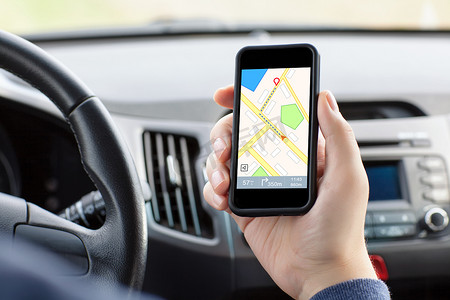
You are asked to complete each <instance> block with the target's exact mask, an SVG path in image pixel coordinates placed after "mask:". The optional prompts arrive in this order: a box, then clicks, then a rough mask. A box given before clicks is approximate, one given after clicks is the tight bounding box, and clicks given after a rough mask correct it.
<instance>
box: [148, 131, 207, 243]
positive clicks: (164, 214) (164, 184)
mask: <svg viewBox="0 0 450 300" xmlns="http://www.w3.org/2000/svg"><path fill="white" fill-rule="evenodd" d="M143 139H144V154H145V162H146V164H145V165H146V171H147V178H148V181H149V185H150V187H151V189H152V191H153V193H152V195H153V196H152V199H151V200H150V207H151V210H152V213H151V215H152V216H153V218H154V220H155V222H156V223H158V224H159V225H161V226H164V227H167V228H170V229H172V230H176V231H179V232H182V233H185V234H189V235H193V236H197V237H202V238H213V237H214V234H213V226H212V219H211V217H210V216H209V215H208V213H207V212H206V211H205V210H204V209H203V207H202V204H201V198H200V188H199V186H198V184H197V180H196V175H195V174H196V172H195V167H194V166H195V159H196V158H197V156H198V154H199V152H200V149H199V146H198V142H197V140H196V139H195V138H192V137H187V136H181V135H176V134H170V133H161V132H151V131H146V132H144V136H143Z"/></svg>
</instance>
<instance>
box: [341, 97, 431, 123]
mask: <svg viewBox="0 0 450 300" xmlns="http://www.w3.org/2000/svg"><path fill="white" fill-rule="evenodd" d="M339 109H340V111H341V113H342V115H343V116H344V118H345V119H346V120H369V119H371V120H373V119H392V118H411V117H420V116H425V113H424V112H423V111H422V110H421V109H420V108H418V107H417V106H414V105H412V104H411V103H408V102H402V101H371V102H340V103H339Z"/></svg>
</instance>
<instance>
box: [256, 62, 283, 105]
mask: <svg viewBox="0 0 450 300" xmlns="http://www.w3.org/2000/svg"><path fill="white" fill-rule="evenodd" d="M287 72H289V68H287V69H285V70H284V72H283V74H281V76H280V82H279V83H278V84H276V85H275V87H274V88H273V89H272V91H271V92H270V94H269V96H268V97H267V99H266V101H264V104H263V106H262V107H261V109H260V111H261V112H262V111H263V110H264V108H265V107H266V105H267V103H269V101H270V99H271V98H272V96H273V94H275V91H276V90H277V88H278V87H279V86H280V83H281V81H283V78H285V77H286V74H287Z"/></svg>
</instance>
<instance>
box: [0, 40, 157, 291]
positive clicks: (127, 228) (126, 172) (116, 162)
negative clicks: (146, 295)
mask: <svg viewBox="0 0 450 300" xmlns="http://www.w3.org/2000/svg"><path fill="white" fill-rule="evenodd" d="M0 68H3V69H5V70H7V71H9V72H11V73H13V74H15V75H16V76H18V77H20V78H22V79H23V80H25V81H26V82H28V83H29V84H31V85H32V86H34V87H35V88H37V89H38V90H40V91H41V92H42V93H43V94H45V95H46V96H47V97H48V98H49V99H50V100H51V101H52V102H53V103H54V104H55V105H56V106H57V107H58V108H59V109H60V110H61V112H62V113H63V115H64V116H65V118H66V120H67V121H68V123H69V124H70V127H71V128H72V131H73V133H74V135H75V138H76V140H77V143H78V147H79V150H80V153H81V160H82V163H83V166H84V168H85V170H86V172H87V173H88V175H89V176H90V177H91V179H92V181H93V182H94V184H95V185H96V186H97V188H98V189H99V191H100V192H101V194H102V196H103V198H104V200H105V206H106V221H105V224H104V225H103V226H102V227H101V228H99V229H97V230H90V229H87V228H84V227H81V226H79V225H76V224H74V223H71V222H69V221H66V220H63V219H61V218H59V217H57V216H55V215H53V214H51V213H49V212H47V211H43V210H42V209H41V208H39V207H37V206H35V205H32V204H27V207H28V208H27V209H28V212H27V213H28V218H29V220H28V223H27V224H29V225H37V226H44V227H50V228H54V229H58V230H62V231H67V232H70V233H73V234H75V235H76V236H78V237H79V238H80V239H81V240H82V242H83V244H84V245H85V247H86V251H87V256H88V260H89V269H88V272H87V274H85V275H83V276H82V278H81V279H83V280H84V279H87V280H89V281H98V282H100V283H101V284H103V285H105V286H104V288H108V286H110V285H111V286H114V285H117V283H122V284H124V285H127V286H129V287H130V290H131V289H139V288H141V286H142V283H143V279H144V272H145V266H146V258H147V242H148V237H147V223H146V214H145V207H144V197H143V195H142V189H141V185H140V182H139V178H138V175H137V172H136V169H135V165H134V162H133V159H132V157H131V154H130V153H129V151H128V148H127V146H126V144H125V142H124V140H123V139H122V138H121V136H120V134H119V132H118V130H117V128H116V127H115V124H114V123H113V121H112V119H111V116H110V115H109V113H108V111H107V110H106V108H105V107H104V106H103V104H102V103H101V102H100V100H99V99H98V98H96V97H95V96H94V95H93V93H92V92H91V91H90V90H89V89H88V88H87V87H86V86H85V85H84V84H83V83H82V82H81V80H80V79H78V78H77V77H76V76H75V75H74V74H72V73H71V72H70V71H69V70H68V69H67V68H65V67H64V66H63V65H62V64H61V63H59V62H58V61H56V60H55V59H54V58H52V57H51V56H49V55H48V54H47V53H46V52H45V51H43V50H42V49H40V48H39V47H37V46H35V45H33V44H32V43H30V42H28V41H26V40H24V39H22V38H20V37H17V36H15V35H13V34H10V33H7V32H4V31H0ZM0 209H1V208H0ZM0 218H1V216H0Z"/></svg>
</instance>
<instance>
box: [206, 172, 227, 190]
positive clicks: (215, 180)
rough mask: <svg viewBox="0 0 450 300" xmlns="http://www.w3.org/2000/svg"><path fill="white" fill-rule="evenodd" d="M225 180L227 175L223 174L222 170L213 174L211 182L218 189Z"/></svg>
mask: <svg viewBox="0 0 450 300" xmlns="http://www.w3.org/2000/svg"><path fill="white" fill-rule="evenodd" d="M224 180H225V177H224V176H223V174H222V172H220V171H215V172H214V173H212V175H211V180H210V182H211V184H212V186H213V188H215V189H216V188H217V187H218V186H219V185H220V184H221V183H222V182H224Z"/></svg>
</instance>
